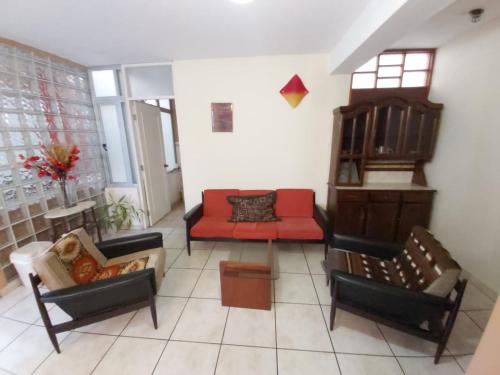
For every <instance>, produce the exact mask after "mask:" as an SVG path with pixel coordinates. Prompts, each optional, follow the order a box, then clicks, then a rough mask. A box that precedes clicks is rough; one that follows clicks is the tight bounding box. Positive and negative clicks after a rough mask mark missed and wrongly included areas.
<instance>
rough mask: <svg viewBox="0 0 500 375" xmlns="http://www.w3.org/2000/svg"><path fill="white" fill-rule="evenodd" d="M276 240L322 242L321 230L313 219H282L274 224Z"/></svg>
mask: <svg viewBox="0 0 500 375" xmlns="http://www.w3.org/2000/svg"><path fill="white" fill-rule="evenodd" d="M276 225H277V227H278V238H283V239H285V238H286V239H293V240H322V239H323V230H322V229H321V227H320V226H319V225H318V223H316V221H315V220H314V219H313V218H309V217H284V218H282V219H281V221H278V222H277V223H276Z"/></svg>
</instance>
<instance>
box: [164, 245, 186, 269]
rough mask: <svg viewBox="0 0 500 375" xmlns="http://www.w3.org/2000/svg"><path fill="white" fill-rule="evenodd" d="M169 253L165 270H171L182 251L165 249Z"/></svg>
mask: <svg viewBox="0 0 500 375" xmlns="http://www.w3.org/2000/svg"><path fill="white" fill-rule="evenodd" d="M165 251H166V253H167V257H166V261H165V268H169V267H171V266H172V264H174V263H175V261H176V260H177V258H178V257H179V255H180V254H181V252H182V249H165Z"/></svg>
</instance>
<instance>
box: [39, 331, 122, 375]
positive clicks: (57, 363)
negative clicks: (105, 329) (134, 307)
mask: <svg viewBox="0 0 500 375" xmlns="http://www.w3.org/2000/svg"><path fill="white" fill-rule="evenodd" d="M115 340H116V337H113V336H107V335H92V334H86V333H77V332H72V333H71V334H70V335H69V336H68V337H67V338H66V339H65V340H64V341H63V342H62V344H61V354H57V353H56V352H52V354H51V355H50V356H49V357H48V358H47V359H46V360H45V361H44V362H43V363H42V365H41V366H40V367H39V368H38V369H37V371H36V372H35V374H36V375H41V374H46V375H67V374H71V375H87V374H90V373H91V372H92V370H93V369H94V368H95V367H96V366H97V364H98V363H99V361H100V360H101V358H102V357H103V356H104V354H105V353H106V351H107V350H108V349H109V348H110V347H111V345H113V342H114V341H115Z"/></svg>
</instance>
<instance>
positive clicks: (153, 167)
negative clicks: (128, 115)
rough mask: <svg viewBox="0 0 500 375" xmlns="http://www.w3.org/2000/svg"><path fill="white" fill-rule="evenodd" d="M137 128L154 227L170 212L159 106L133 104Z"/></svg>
mask: <svg viewBox="0 0 500 375" xmlns="http://www.w3.org/2000/svg"><path fill="white" fill-rule="evenodd" d="M135 113H136V116H137V123H136V126H137V128H138V134H139V137H140V143H141V147H140V150H138V152H139V153H140V154H141V160H142V162H143V166H142V168H141V170H142V171H141V173H142V175H143V178H144V187H145V190H146V201H147V206H148V211H149V220H150V224H151V225H153V224H155V223H156V222H157V221H158V220H160V219H161V218H162V217H163V216H165V215H166V214H167V213H169V212H170V210H171V205H170V194H169V186H168V180H167V164H166V162H165V151H164V146H163V133H162V124H161V112H160V109H159V108H158V107H155V106H152V105H149V104H145V103H141V102H136V103H135Z"/></svg>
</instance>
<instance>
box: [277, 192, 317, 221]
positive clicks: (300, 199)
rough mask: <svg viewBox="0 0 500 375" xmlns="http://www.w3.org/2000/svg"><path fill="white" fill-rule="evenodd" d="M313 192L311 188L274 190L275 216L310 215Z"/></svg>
mask: <svg viewBox="0 0 500 375" xmlns="http://www.w3.org/2000/svg"><path fill="white" fill-rule="evenodd" d="M313 205H314V192H313V191H312V190H311V189H278V190H276V216H279V217H312V216H313Z"/></svg>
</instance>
